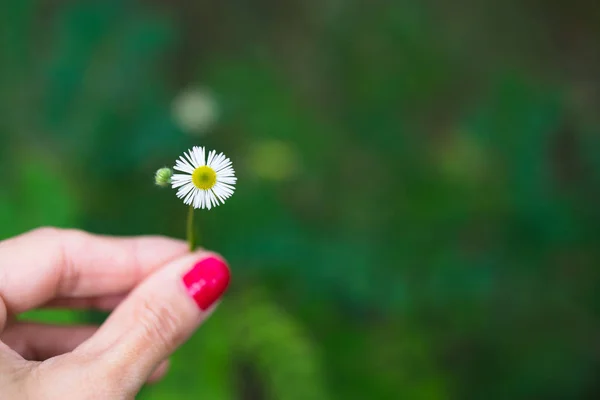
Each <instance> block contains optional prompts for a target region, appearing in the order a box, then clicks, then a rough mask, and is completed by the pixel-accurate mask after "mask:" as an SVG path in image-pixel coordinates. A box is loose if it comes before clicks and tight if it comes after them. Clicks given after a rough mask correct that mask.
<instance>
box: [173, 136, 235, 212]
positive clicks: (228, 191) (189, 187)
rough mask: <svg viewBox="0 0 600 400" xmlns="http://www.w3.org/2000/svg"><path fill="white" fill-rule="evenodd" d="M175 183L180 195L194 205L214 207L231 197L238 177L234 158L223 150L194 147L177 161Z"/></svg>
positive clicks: (197, 206) (195, 206) (174, 185)
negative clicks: (233, 165)
mask: <svg viewBox="0 0 600 400" xmlns="http://www.w3.org/2000/svg"><path fill="white" fill-rule="evenodd" d="M173 169H174V170H177V171H180V172H183V173H182V174H174V175H173V177H172V178H171V186H172V187H173V189H178V191H177V197H179V198H180V199H183V202H184V203H185V204H187V205H190V206H193V207H194V208H207V209H209V210H210V209H211V208H212V207H216V206H218V205H219V203H225V200H226V199H228V198H229V197H231V195H232V194H233V191H234V189H235V183H236V181H237V178H236V177H235V171H234V170H233V168H232V167H231V160H230V159H229V158H227V157H225V155H224V154H223V153H219V154H217V152H216V151H214V150H212V151H210V152H208V155H207V154H206V151H205V149H204V147H197V146H195V147H193V148H192V149H191V150H189V151H188V152H186V153H184V154H183V156H181V157H179V160H177V161H176V162H175V167H173Z"/></svg>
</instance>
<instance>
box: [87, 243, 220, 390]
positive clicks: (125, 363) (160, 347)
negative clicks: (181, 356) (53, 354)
mask: <svg viewBox="0 0 600 400" xmlns="http://www.w3.org/2000/svg"><path fill="white" fill-rule="evenodd" d="M213 267H214V268H217V269H219V271H220V273H222V275H221V276H222V278H219V279H223V280H224V282H223V283H224V284H223V285H221V284H218V285H213V283H214V282H212V281H209V280H208V279H209V278H207V280H206V281H202V279H199V281H201V284H200V285H199V289H198V288H197V287H195V286H194V287H192V286H193V285H189V282H188V286H187V287H186V284H185V283H184V277H187V276H188V275H189V273H190V270H192V271H199V270H203V271H205V272H207V271H208V272H210V271H212V270H211V268H213ZM199 276H201V274H200V275H199ZM225 281H226V282H225ZM211 282H212V283H211ZM228 282H229V270H228V268H227V266H226V264H225V262H224V261H223V260H222V259H221V258H220V257H219V256H217V255H215V254H212V253H205V252H201V253H194V254H189V255H187V256H184V257H182V258H180V259H178V260H176V261H174V262H172V263H170V264H169V265H167V266H165V267H164V268H161V269H160V270H159V271H157V272H156V273H154V274H153V275H152V276H150V277H149V278H148V279H146V280H145V281H144V282H143V283H142V284H140V285H139V286H138V287H137V288H136V289H135V290H134V291H133V292H132V293H131V295H130V296H129V297H128V298H127V299H126V300H124V301H123V302H122V303H121V304H120V305H119V306H118V307H117V308H116V309H115V311H114V312H113V313H112V314H111V315H110V317H109V318H108V320H107V321H106V322H105V323H104V325H103V326H102V327H101V328H100V329H99V331H98V332H97V333H96V334H95V335H94V336H93V337H92V338H90V339H89V340H88V341H86V342H85V343H83V344H82V345H81V346H80V347H79V348H78V349H77V351H76V353H77V354H78V355H79V356H82V357H85V358H87V357H94V359H95V360H96V364H95V368H96V372H95V374H97V375H99V376H104V377H105V378H104V379H105V380H106V381H108V382H112V384H113V385H116V386H117V387H118V388H120V389H122V390H125V391H126V392H127V393H136V392H137V391H138V390H139V388H140V385H141V384H142V383H143V382H145V381H146V380H147V379H148V377H149V376H150V375H151V373H152V372H153V371H154V370H155V369H156V368H157V366H158V364H159V363H160V362H161V361H162V360H164V359H165V358H167V357H169V356H170V355H171V353H172V352H173V351H174V350H175V349H176V348H177V347H178V346H180V345H181V344H183V343H184V342H185V341H186V340H187V339H188V338H189V337H190V336H191V334H192V333H193V332H194V330H195V329H196V328H197V327H198V326H199V325H200V324H201V323H202V322H203V321H204V320H205V319H206V318H207V317H208V316H209V315H210V314H211V312H212V311H213V310H214V308H215V305H216V302H217V301H218V298H219V297H220V296H221V295H222V294H223V291H224V290H225V288H226V286H227V283H228ZM190 287H191V289H190ZM215 288H216V291H214V292H213V293H212V296H213V298H212V302H211V301H207V300H206V299H207V298H208V297H206V296H204V295H203V296H199V295H198V293H199V292H202V290H205V292H204V293H205V294H207V295H210V291H211V290H213V289H215ZM199 300H200V301H199Z"/></svg>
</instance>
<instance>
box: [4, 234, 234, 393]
mask: <svg viewBox="0 0 600 400" xmlns="http://www.w3.org/2000/svg"><path fill="white" fill-rule="evenodd" d="M228 283H229V271H228V269H227V266H226V265H225V263H224V262H223V260H222V259H221V258H220V257H218V256H217V255H215V254H211V253H207V252H198V253H193V254H190V253H189V252H188V251H187V248H186V244H185V243H183V242H180V241H176V240H172V239H167V238H160V237H138V238H111V237H101V236H94V235H90V234H87V233H84V232H79V231H71V230H58V229H54V228H42V229H38V230H35V231H33V232H30V233H27V234H25V235H22V236H19V237H16V238H13V239H9V240H6V241H4V242H0V399H3V400H4V399H31V400H36V399H65V400H68V399H132V398H134V397H135V395H136V393H137V392H138V391H139V390H140V388H141V387H142V385H143V384H144V383H145V382H146V381H148V380H156V379H159V378H160V377H161V376H162V375H164V373H165V372H166V370H167V368H168V365H167V358H168V357H169V355H170V354H171V353H172V352H173V351H174V350H175V349H176V348H177V347H178V346H180V345H181V344H182V343H183V342H184V341H185V340H186V339H187V338H188V337H189V336H190V335H191V334H192V333H193V332H194V330H195V329H196V328H197V327H198V326H199V325H200V324H201V323H202V321H203V320H204V319H205V318H206V317H207V316H208V315H209V314H210V312H211V311H212V309H213V308H214V304H215V302H216V301H217V300H218V299H219V297H220V296H221V295H222V294H223V292H224V291H225V289H226V288H227V285H228ZM57 307H58V308H72V309H86V308H95V309H100V310H112V309H114V312H112V314H111V315H110V317H109V318H108V320H107V321H106V322H105V323H104V324H103V325H102V326H101V327H96V326H56V325H45V324H38V323H28V322H22V321H17V320H15V318H14V316H15V315H17V314H19V313H22V312H24V311H27V310H31V309H35V308H57Z"/></svg>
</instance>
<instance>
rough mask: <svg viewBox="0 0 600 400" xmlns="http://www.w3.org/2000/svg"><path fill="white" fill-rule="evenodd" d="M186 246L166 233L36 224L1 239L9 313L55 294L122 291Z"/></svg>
mask: <svg viewBox="0 0 600 400" xmlns="http://www.w3.org/2000/svg"><path fill="white" fill-rule="evenodd" d="M187 252H188V250H187V247H186V245H185V243H184V242H182V241H179V240H174V239H168V238H164V237H135V238H113V237H104V236H99V235H92V234H89V233H85V232H81V231H76V230H61V229H56V228H40V229H36V230H34V231H32V232H29V233H26V234H24V235H21V236H18V237H16V238H13V239H9V240H5V241H3V242H0V300H3V302H4V305H5V308H6V309H7V310H8V313H12V314H18V313H21V312H24V311H27V310H29V309H32V308H35V307H38V306H41V305H43V304H45V303H47V302H48V301H50V300H52V299H54V298H56V297H75V298H79V297H96V296H106V295H117V294H122V293H125V292H128V291H130V290H131V289H132V288H133V287H135V286H136V285H137V284H138V283H140V282H141V281H142V280H143V279H144V278H145V277H147V276H148V275H150V274H151V273H152V272H154V271H156V270H157V269H158V268H160V267H161V266H162V265H165V264H166V263H168V262H169V261H171V260H173V259H175V258H177V257H179V256H181V255H183V254H186V253H187ZM0 302H1V301H0ZM2 308H3V307H0V309H2ZM0 317H2V313H1V312H0ZM4 323H5V320H4V319H2V320H0V330H1V329H2V326H3V325H4Z"/></svg>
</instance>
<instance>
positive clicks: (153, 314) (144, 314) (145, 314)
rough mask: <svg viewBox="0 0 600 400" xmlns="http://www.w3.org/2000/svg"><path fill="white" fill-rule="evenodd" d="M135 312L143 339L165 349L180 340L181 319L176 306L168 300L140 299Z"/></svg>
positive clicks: (169, 348)
mask: <svg viewBox="0 0 600 400" xmlns="http://www.w3.org/2000/svg"><path fill="white" fill-rule="evenodd" d="M135 314H136V317H137V319H138V321H139V323H140V326H141V329H142V335H143V336H144V341H148V342H149V343H151V344H152V345H158V346H161V347H163V349H164V350H167V351H168V350H172V349H174V348H175V347H176V346H177V345H178V344H179V343H180V342H181V340H182V334H181V327H182V325H183V321H182V318H181V316H180V315H179V314H178V313H177V312H176V307H174V306H173V305H172V304H170V303H169V302H167V301H165V302H156V301H151V300H150V299H141V300H140V301H139V302H138V307H137V310H136V313H135Z"/></svg>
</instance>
